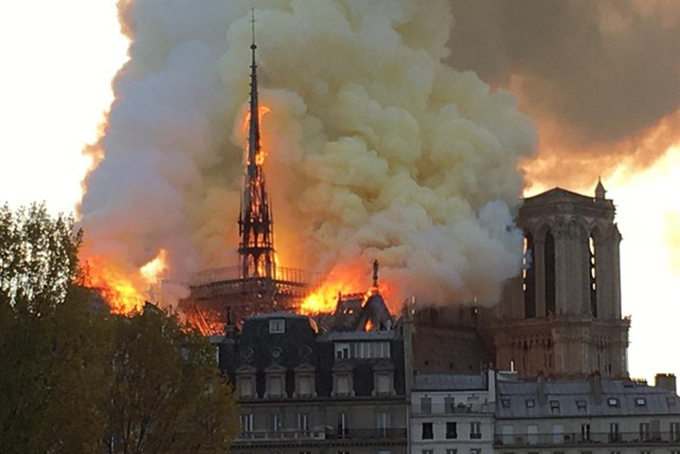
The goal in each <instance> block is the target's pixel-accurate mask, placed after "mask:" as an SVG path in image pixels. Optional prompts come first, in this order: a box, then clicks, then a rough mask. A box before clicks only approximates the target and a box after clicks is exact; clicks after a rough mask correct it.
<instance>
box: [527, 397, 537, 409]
mask: <svg viewBox="0 0 680 454" xmlns="http://www.w3.org/2000/svg"><path fill="white" fill-rule="evenodd" d="M526 404H527V408H534V407H535V406H536V401H535V400H534V399H527V400H526Z"/></svg>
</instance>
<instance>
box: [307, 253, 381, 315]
mask: <svg viewBox="0 0 680 454" xmlns="http://www.w3.org/2000/svg"><path fill="white" fill-rule="evenodd" d="M369 276H370V273H369V272H368V270H367V267H366V266H362V265H344V266H342V267H340V268H336V269H334V270H333V271H332V272H331V273H330V274H329V277H328V278H327V279H326V280H325V281H324V282H323V284H322V285H321V286H320V287H319V288H317V289H316V290H315V291H314V292H312V293H311V294H310V295H308V296H307V297H306V298H305V299H304V301H303V302H302V304H301V305H300V307H299V309H298V312H299V313H300V314H304V315H316V314H324V313H325V314H327V313H331V312H334V311H335V308H336V305H337V303H338V298H339V297H341V296H342V295H348V294H356V293H359V294H362V293H365V295H364V301H365V300H366V299H368V298H369V297H370V296H371V295H373V294H374V293H376V292H377V291H378V290H379V291H380V294H381V295H382V296H383V298H385V299H386V300H387V293H388V292H389V289H388V287H387V286H386V285H384V284H383V283H381V284H380V288H379V289H378V288H374V287H370V288H369V290H368V291H364V290H363V289H366V287H367V284H370V280H369Z"/></svg>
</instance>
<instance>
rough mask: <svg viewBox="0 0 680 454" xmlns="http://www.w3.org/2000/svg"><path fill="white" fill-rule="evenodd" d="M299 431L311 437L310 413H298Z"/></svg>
mask: <svg viewBox="0 0 680 454" xmlns="http://www.w3.org/2000/svg"><path fill="white" fill-rule="evenodd" d="M298 431H299V432H301V434H302V435H305V436H309V413H298Z"/></svg>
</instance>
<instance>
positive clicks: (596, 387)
mask: <svg viewBox="0 0 680 454" xmlns="http://www.w3.org/2000/svg"><path fill="white" fill-rule="evenodd" d="M588 381H589V382H590V391H591V393H592V394H593V400H594V401H595V403H596V404H600V403H602V375H601V374H600V372H599V371H595V372H593V373H592V374H590V377H588Z"/></svg>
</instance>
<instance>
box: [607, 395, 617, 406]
mask: <svg viewBox="0 0 680 454" xmlns="http://www.w3.org/2000/svg"><path fill="white" fill-rule="evenodd" d="M607 405H609V406H610V407H618V406H619V399H617V398H616V397H610V398H609V399H607Z"/></svg>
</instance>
